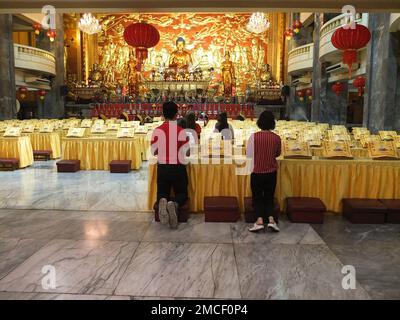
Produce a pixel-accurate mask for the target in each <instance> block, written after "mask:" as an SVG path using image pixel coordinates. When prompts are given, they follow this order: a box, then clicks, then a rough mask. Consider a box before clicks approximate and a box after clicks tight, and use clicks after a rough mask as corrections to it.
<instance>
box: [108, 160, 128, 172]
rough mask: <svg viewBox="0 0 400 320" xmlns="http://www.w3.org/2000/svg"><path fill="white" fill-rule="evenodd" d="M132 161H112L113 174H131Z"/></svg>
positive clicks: (111, 169)
mask: <svg viewBox="0 0 400 320" xmlns="http://www.w3.org/2000/svg"><path fill="white" fill-rule="evenodd" d="M131 165H132V161H131V160H112V161H111V162H110V172H111V173H129V172H130V171H131Z"/></svg>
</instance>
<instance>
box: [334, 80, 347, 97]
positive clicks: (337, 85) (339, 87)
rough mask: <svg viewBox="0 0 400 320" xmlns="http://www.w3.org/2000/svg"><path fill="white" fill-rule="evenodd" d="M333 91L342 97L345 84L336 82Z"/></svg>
mask: <svg viewBox="0 0 400 320" xmlns="http://www.w3.org/2000/svg"><path fill="white" fill-rule="evenodd" d="M332 91H333V92H334V93H335V94H336V95H337V96H340V94H341V93H342V92H343V91H344V84H343V83H341V82H336V83H335V84H334V85H333V86H332Z"/></svg>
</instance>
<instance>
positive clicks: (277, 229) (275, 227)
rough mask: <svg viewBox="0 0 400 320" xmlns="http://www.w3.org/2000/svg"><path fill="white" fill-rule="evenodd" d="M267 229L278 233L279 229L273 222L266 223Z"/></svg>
mask: <svg viewBox="0 0 400 320" xmlns="http://www.w3.org/2000/svg"><path fill="white" fill-rule="evenodd" d="M268 229H269V230H271V231H273V232H279V231H280V230H279V228H278V225H277V224H276V223H275V222H274V223H268Z"/></svg>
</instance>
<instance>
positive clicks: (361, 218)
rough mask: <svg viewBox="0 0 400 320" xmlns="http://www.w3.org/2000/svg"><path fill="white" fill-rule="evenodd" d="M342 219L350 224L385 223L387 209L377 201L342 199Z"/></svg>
mask: <svg viewBox="0 0 400 320" xmlns="http://www.w3.org/2000/svg"><path fill="white" fill-rule="evenodd" d="M342 204H343V217H345V218H346V219H347V220H349V221H350V222H351V223H365V224H380V223H385V220H386V213H387V208H386V206H385V205H384V204H383V203H382V202H381V201H379V200H377V199H349V198H348V199H342Z"/></svg>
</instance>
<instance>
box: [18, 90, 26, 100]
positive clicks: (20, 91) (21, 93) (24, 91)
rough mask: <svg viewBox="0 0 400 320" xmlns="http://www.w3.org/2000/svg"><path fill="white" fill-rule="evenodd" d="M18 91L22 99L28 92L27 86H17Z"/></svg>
mask: <svg viewBox="0 0 400 320" xmlns="http://www.w3.org/2000/svg"><path fill="white" fill-rule="evenodd" d="M18 91H19V97H20V98H21V99H22V100H24V99H25V98H26V94H27V92H28V88H27V87H19V89H18Z"/></svg>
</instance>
